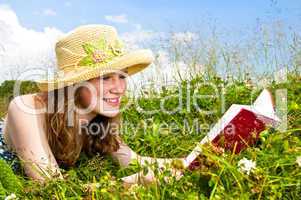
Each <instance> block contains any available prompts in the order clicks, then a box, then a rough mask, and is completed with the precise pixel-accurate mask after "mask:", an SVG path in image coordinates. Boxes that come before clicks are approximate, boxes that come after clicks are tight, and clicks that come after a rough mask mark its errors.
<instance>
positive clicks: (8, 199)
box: [4, 193, 17, 200]
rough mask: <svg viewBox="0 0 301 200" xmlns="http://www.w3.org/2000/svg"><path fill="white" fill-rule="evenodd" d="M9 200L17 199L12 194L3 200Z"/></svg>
mask: <svg viewBox="0 0 301 200" xmlns="http://www.w3.org/2000/svg"><path fill="white" fill-rule="evenodd" d="M11 199H17V196H16V195H15V194H14V193H12V194H10V195H8V196H7V197H5V199H4V200H11Z"/></svg>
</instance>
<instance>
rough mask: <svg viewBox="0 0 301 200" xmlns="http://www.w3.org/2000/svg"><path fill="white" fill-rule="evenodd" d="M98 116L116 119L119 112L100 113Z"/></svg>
mask: <svg viewBox="0 0 301 200" xmlns="http://www.w3.org/2000/svg"><path fill="white" fill-rule="evenodd" d="M100 114H101V115H103V116H106V117H116V116H117V115H118V114H119V110H116V111H115V110H112V111H106V112H101V113H100Z"/></svg>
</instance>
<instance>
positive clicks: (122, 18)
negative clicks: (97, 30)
mask: <svg viewBox="0 0 301 200" xmlns="http://www.w3.org/2000/svg"><path fill="white" fill-rule="evenodd" d="M105 19H106V20H107V21H110V22H114V23H128V19H127V15H125V14H122V15H106V16H105Z"/></svg>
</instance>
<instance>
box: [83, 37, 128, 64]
mask: <svg viewBox="0 0 301 200" xmlns="http://www.w3.org/2000/svg"><path fill="white" fill-rule="evenodd" d="M82 47H83V49H84V51H85V53H86V56H85V57H83V58H82V59H81V60H80V61H79V62H78V65H79V66H98V65H99V64H104V63H107V62H109V61H111V60H112V59H114V58H115V57H118V56H121V55H123V54H124V49H123V44H122V42H121V41H120V40H118V39H116V40H115V41H114V42H113V44H112V43H110V44H108V42H107V41H106V39H105V38H104V37H100V39H99V41H97V42H95V43H85V44H83V45H82Z"/></svg>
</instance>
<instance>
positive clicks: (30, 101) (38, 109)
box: [3, 93, 45, 147]
mask: <svg viewBox="0 0 301 200" xmlns="http://www.w3.org/2000/svg"><path fill="white" fill-rule="evenodd" d="M43 108H44V103H43V102H42V101H41V99H39V100H37V94H36V93H35V94H26V95H20V96H17V97H14V98H13V99H12V100H11V101H10V103H9V106H8V110H7V114H6V116H5V118H4V130H3V133H4V139H5V141H6V142H7V143H8V146H9V147H12V137H11V136H12V134H13V133H14V134H17V132H18V134H21V133H25V132H24V131H25V130H28V131H29V130H32V131H31V133H32V134H33V133H35V132H40V133H43V132H44V131H43V130H44V125H45V124H44V114H45V111H44V110H43ZM23 130H24V131H23ZM37 130H38V131H37ZM27 134H29V133H28V132H27Z"/></svg>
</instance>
